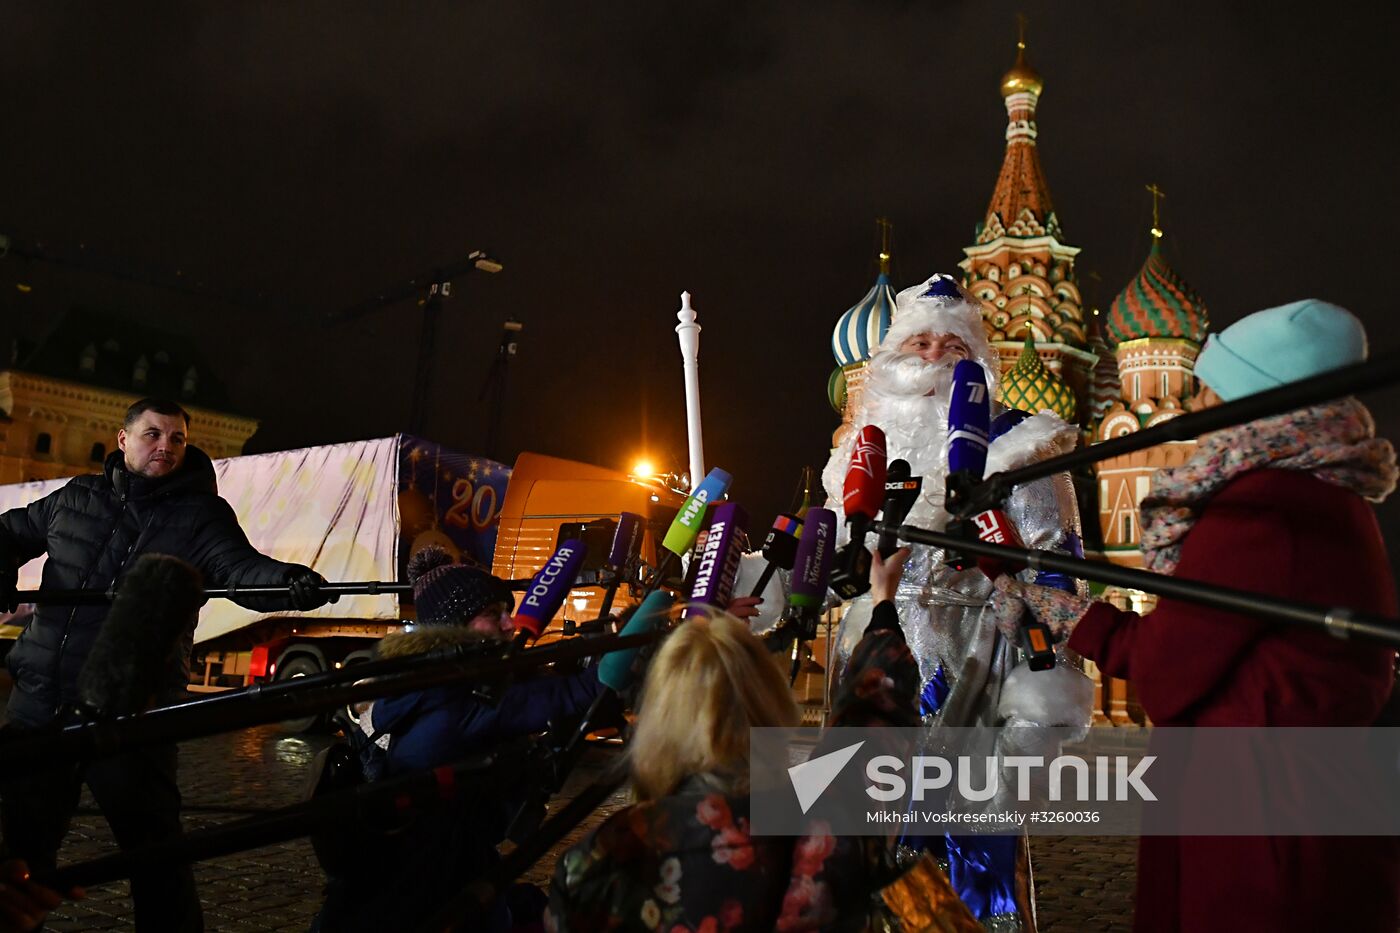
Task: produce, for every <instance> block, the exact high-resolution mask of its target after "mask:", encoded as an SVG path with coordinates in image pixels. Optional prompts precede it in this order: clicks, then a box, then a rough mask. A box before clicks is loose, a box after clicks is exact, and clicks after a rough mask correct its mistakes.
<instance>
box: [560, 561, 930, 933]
mask: <svg viewBox="0 0 1400 933" xmlns="http://www.w3.org/2000/svg"><path fill="white" fill-rule="evenodd" d="M902 557H903V554H901V557H900V559H898V560H891V561H890V562H889V563H888V564H884V563H877V565H876V567H875V569H874V570H873V571H872V574H871V576H872V578H873V580H875V581H876V583H877V586H876V587H875V589H876V592H877V593H881V592H884V593H890V592H893V587H894V583H895V581H897V580H898V578H899V570H900V567H901V565H902V564H903V559H902ZM876 560H877V561H878V556H877V558H876ZM877 598H878V596H877ZM885 608H887V609H888V611H887V612H878V613H876V616H875V618H874V620H873V621H872V622H871V625H870V628H869V629H867V631H866V635H865V638H864V639H863V640H862V641H861V643H860V645H859V646H857V649H856V651H855V652H854V654H853V655H852V658H851V663H850V666H849V667H848V668H847V671H846V674H845V676H844V677H843V678H842V683H841V687H840V689H839V690H838V694H837V697H836V700H835V702H834V705H833V711H832V712H833V724H834V725H841V724H845V725H874V724H878V723H888V724H892V725H910V724H912V723H915V722H917V721H918V714H917V712H916V709H917V692H918V683H919V674H918V665H917V664H916V662H915V661H914V658H913V655H911V654H910V653H909V649H908V646H907V645H905V643H904V635H903V632H901V631H900V628H899V623H898V618H897V616H896V614H895V612H894V606H893V603H889V602H887V601H886V603H885ZM639 709H640V712H639V713H638V720H637V731H636V735H635V737H634V739H633V741H632V745H631V748H630V767H631V771H632V779H633V785H634V788H635V791H636V795H637V799H638V802H637V803H636V804H634V805H633V806H630V807H627V808H626V809H623V810H621V811H619V812H617V813H615V814H613V815H612V816H611V817H610V818H609V819H608V820H607V821H606V822H604V823H603V824H602V825H601V826H600V827H598V829H596V830H594V831H593V833H591V834H590V835H589V836H587V837H586V838H585V839H584V840H583V841H582V842H581V843H579V844H578V845H577V846H575V847H574V848H573V849H571V850H570V851H569V852H567V853H565V855H564V856H563V857H562V858H561V859H560V860H559V864H558V868H557V869H556V872H555V876H554V882H553V885H552V886H551V890H550V904H549V909H548V911H547V912H546V913H545V926H546V928H547V929H550V930H554V931H563V930H568V931H572V933H590V931H594V930H616V929H664V930H668V931H673V930H677V929H681V930H693V931H697V933H698V931H714V933H719V931H721V930H725V931H728V930H775V929H776V930H815V929H832V928H836V927H845V926H850V927H852V928H857V929H858V928H860V927H862V926H864V920H865V914H866V909H867V907H868V905H869V900H870V894H871V892H872V891H873V890H874V889H875V888H876V887H879V886H880V885H881V884H882V883H883V882H884V880H885V879H884V873H885V870H886V868H887V866H886V864H885V862H884V859H883V855H884V852H883V849H882V847H881V846H879V845H878V844H877V843H875V842H873V841H870V840H862V839H854V838H839V839H838V838H834V837H832V836H830V835H826V834H821V835H810V836H806V837H802V838H799V839H792V838H785V837H776V836H767V837H751V836H750V835H749V798H748V786H747V781H748V765H749V730H750V729H752V728H755V727H763V726H795V725H797V723H798V720H799V716H798V711H797V706H796V704H795V703H794V702H793V700H792V693H791V690H790V689H789V687H788V684H787V681H786V679H785V678H784V677H783V674H782V672H781V671H780V670H779V669H778V667H777V665H776V664H775V663H774V662H773V660H772V657H771V656H770V655H769V654H768V651H767V649H766V648H765V647H764V646H763V643H762V642H761V641H760V640H759V639H758V638H757V637H756V636H754V635H753V634H752V633H751V632H750V631H749V627H748V625H747V624H746V623H744V622H741V621H740V620H738V619H736V618H734V617H733V616H729V615H726V614H722V613H715V614H712V615H709V616H705V617H701V618H698V619H695V620H693V621H687V622H686V623H685V624H683V625H682V626H681V627H680V628H679V629H677V630H676V631H675V632H674V633H673V634H672V635H671V636H670V637H669V638H668V639H667V640H666V643H665V644H664V645H663V646H662V648H661V650H660V651H659V652H657V655H656V658H655V660H654V661H653V662H652V665H651V669H650V670H649V671H648V672H647V679H646V683H645V685H644V687H643V691H642V698H641V702H640V704H639Z"/></svg>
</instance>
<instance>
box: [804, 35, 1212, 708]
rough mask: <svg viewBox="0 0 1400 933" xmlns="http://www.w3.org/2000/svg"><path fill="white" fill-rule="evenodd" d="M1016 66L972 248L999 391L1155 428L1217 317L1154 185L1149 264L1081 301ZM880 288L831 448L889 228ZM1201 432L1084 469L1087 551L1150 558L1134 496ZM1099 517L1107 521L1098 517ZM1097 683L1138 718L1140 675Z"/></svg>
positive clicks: (1180, 408) (1191, 384) (1112, 597)
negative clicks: (1089, 303) (1107, 292)
mask: <svg viewBox="0 0 1400 933" xmlns="http://www.w3.org/2000/svg"><path fill="white" fill-rule="evenodd" d="M1017 45H1018V51H1017V56H1016V63H1015V65H1013V66H1012V68H1011V70H1010V71H1008V72H1007V73H1006V74H1005V75H1004V76H1003V78H1002V81H1001V96H1002V100H1003V102H1004V103H1005V106H1006V114H1007V126H1006V153H1005V156H1004V158H1003V161H1002V165H1001V172H1000V173H999V174H998V176H997V180H996V185H995V187H994V188H993V191H992V198H991V203H990V204H989V205H988V207H987V212H986V214H985V216H984V217H983V218H982V220H981V222H980V223H979V224H978V225H977V233H976V237H975V239H974V242H973V243H972V244H971V245H970V246H965V247H964V248H963V253H964V258H963V259H962V261H961V262H960V263H959V266H960V268H961V269H962V283H963V286H964V287H965V288H966V289H967V290H968V292H969V293H970V294H972V295H973V296H975V297H976V298H978V299H979V300H980V301H981V302H982V316H983V321H984V323H985V325H986V328H987V336H988V339H989V340H990V341H991V344H992V346H993V347H994V348H995V349H996V351H997V353H998V355H999V356H1000V358H1001V367H1002V379H1001V386H1000V400H1001V402H1002V403H1003V404H1005V405H1007V406H1008V407H1011V408H1019V409H1022V410H1024V411H1031V412H1035V411H1041V410H1044V409H1049V410H1052V411H1054V412H1056V413H1057V414H1058V415H1060V416H1061V417H1062V418H1064V419H1065V420H1066V421H1068V422H1070V423H1072V424H1078V425H1079V426H1080V429H1081V436H1082V438H1083V442H1084V443H1089V444H1092V443H1097V442H1099V441H1104V440H1108V439H1109V438H1113V437H1120V436H1122V435H1124V434H1128V433H1130V432H1133V431H1139V430H1142V429H1144V428H1149V427H1152V426H1154V425H1157V424H1160V423H1161V422H1163V421H1165V420H1167V419H1169V418H1174V417H1176V416H1177V415H1180V414H1182V413H1183V412H1188V411H1191V410H1192V409H1193V406H1194V405H1195V404H1196V403H1197V398H1196V396H1197V393H1198V392H1199V386H1198V385H1197V384H1196V381H1195V378H1194V374H1193V369H1194V366H1195V361H1196V356H1197V354H1198V353H1199V352H1200V350H1201V346H1202V344H1203V342H1204V341H1205V335H1206V330H1207V328H1208V327H1209V318H1208V317H1207V313H1206V306H1205V303H1204V302H1203V301H1202V300H1201V298H1200V296H1199V295H1197V294H1196V292H1195V291H1194V290H1193V289H1192V288H1191V286H1189V285H1188V284H1187V283H1186V281H1185V280H1184V279H1183V278H1182V277H1181V276H1180V275H1179V274H1178V273H1177V272H1176V270H1174V269H1173V268H1172V267H1171V266H1170V265H1169V264H1168V262H1167V260H1166V257H1165V256H1164V255H1163V252H1162V237H1163V233H1162V229H1161V226H1160V224H1159V222H1158V219H1157V216H1156V197H1157V195H1158V194H1159V192H1158V191H1157V190H1156V189H1155V187H1152V188H1150V189H1149V190H1151V191H1152V194H1153V215H1154V216H1153V226H1152V229H1151V239H1150V241H1149V242H1150V247H1149V249H1148V252H1147V257H1146V259H1145V260H1144V261H1143V264H1142V268H1141V269H1140V270H1139V271H1138V273H1137V275H1135V276H1134V277H1133V278H1132V280H1131V281H1129V282H1127V283H1126V284H1125V285H1124V286H1123V288H1122V290H1121V291H1120V292H1119V293H1118V294H1117V296H1116V297H1115V298H1114V299H1113V302H1112V304H1111V305H1110V306H1109V308H1108V311H1107V313H1102V310H1101V309H1100V308H1097V307H1089V308H1088V309H1087V310H1086V306H1085V301H1084V297H1083V295H1082V293H1081V290H1080V286H1079V276H1078V273H1077V271H1076V269H1075V264H1076V261H1077V259H1078V256H1079V252H1080V248H1079V247H1078V246H1072V245H1070V244H1069V243H1067V242H1065V239H1064V238H1065V233H1064V231H1063V229H1062V228H1061V226H1060V219H1059V217H1058V216H1057V215H1056V214H1055V209H1054V205H1053V202H1052V201H1051V199H1050V187H1049V185H1048V184H1047V182H1046V179H1045V172H1044V170H1043V169H1042V168H1041V164H1040V156H1039V151H1038V149H1037V137H1038V135H1039V130H1038V129H1037V127H1036V122H1035V111H1036V105H1037V103H1038V102H1039V100H1040V95H1041V92H1042V91H1043V89H1044V81H1043V80H1042V79H1041V77H1040V75H1039V74H1038V73H1037V72H1036V71H1035V70H1034V69H1033V68H1031V67H1030V65H1029V64H1028V63H1027V61H1026V52H1025V42H1024V41H1021V42H1018V43H1017ZM880 225H881V229H882V233H883V245H882V249H881V252H880V271H879V275H878V277H877V278H876V281H875V285H874V287H872V288H871V289H870V291H869V292H868V293H866V295H865V297H863V298H862V299H861V300H860V301H858V302H857V303H856V304H855V305H853V306H852V307H851V308H850V309H849V310H847V311H846V312H845V313H844V314H842V315H841V317H840V318H839V319H838V320H837V322H836V327H835V330H834V332H833V334H832V341H831V349H832V353H833V355H834V356H835V357H836V362H837V367H836V369H835V370H834V371H833V372H832V374H831V378H830V380H829V381H828V386H827V395H828V399H829V401H830V402H831V404H832V407H833V408H835V409H836V411H837V412H839V413H840V414H841V416H842V423H841V426H840V427H839V428H837V430H836V432H835V435H834V437H833V445H834V444H836V443H838V442H839V441H840V439H841V438H842V437H843V436H844V435H845V434H846V433H848V432H849V431H851V430H852V427H851V419H852V416H853V415H854V412H855V410H856V405H857V402H858V400H859V397H860V392H861V388H862V383H863V381H864V377H865V372H864V370H865V365H866V363H867V362H868V361H869V359H870V354H871V352H872V351H873V350H874V348H875V347H876V346H878V345H879V343H880V341H881V339H883V337H884V335H885V332H886V331H887V330H888V329H889V326H890V321H891V319H892V316H893V314H894V312H895V289H894V287H893V286H892V285H891V283H890V249H889V225H888V223H887V222H885V221H881V222H880ZM1194 449H1195V442H1194V441H1173V442H1169V443H1166V444H1162V445H1159V446H1157V447H1153V448H1150V449H1148V450H1142V451H1138V452H1136V453H1132V454H1127V455H1124V456H1120V457H1115V458H1112V459H1109V460H1105V461H1101V462H1099V463H1097V464H1095V466H1094V468H1093V473H1092V474H1091V473H1087V472H1086V473H1085V474H1084V475H1082V476H1076V477H1075V480H1076V486H1077V487H1078V489H1079V492H1080V509H1081V516H1082V519H1083V523H1084V525H1085V538H1086V541H1085V549H1086V551H1087V552H1088V556H1090V557H1094V558H1098V559H1106V560H1108V561H1110V562H1112V563H1115V564H1120V565H1122V566H1126V567H1134V568H1140V567H1142V552H1141V550H1140V548H1139V534H1140V530H1139V528H1138V505H1139V503H1140V502H1141V501H1142V499H1143V497H1144V496H1145V495H1146V494H1147V491H1148V488H1149V485H1150V482H1151V476H1152V473H1153V472H1154V471H1156V470H1158V469H1162V468H1170V467H1175V466H1179V465H1180V464H1182V463H1183V462H1185V461H1186V460H1187V459H1188V458H1189V457H1190V456H1191V454H1192V452H1193V451H1194ZM1095 514H1097V516H1098V521H1097V522H1093V521H1092V516H1094V515H1095ZM1104 596H1105V598H1107V599H1108V600H1109V601H1110V602H1113V603H1115V604H1117V605H1119V606H1120V607H1122V608H1132V609H1136V610H1139V611H1143V612H1146V611H1150V610H1151V609H1152V607H1153V605H1154V604H1155V597H1153V596H1151V595H1149V594H1144V593H1140V592H1136V591H1131V592H1130V591H1122V590H1117V589H1115V588H1109V589H1108V591H1107V592H1106V593H1105V594H1104ZM1085 667H1086V670H1088V672H1089V673H1091V674H1092V675H1093V676H1094V679H1095V683H1096V684H1097V691H1096V693H1097V695H1096V697H1095V717H1096V719H1099V720H1100V721H1104V720H1107V721H1109V722H1113V723H1115V724H1124V725H1128V724H1132V723H1134V722H1137V723H1142V722H1143V714H1142V710H1141V707H1140V706H1138V704H1137V703H1136V701H1135V698H1134V695H1133V691H1132V688H1131V685H1130V684H1128V683H1126V682H1123V681H1119V680H1114V679H1110V680H1108V681H1107V682H1102V681H1101V679H1100V677H1099V675H1098V672H1097V671H1096V670H1094V669H1093V665H1092V664H1091V663H1089V662H1085Z"/></svg>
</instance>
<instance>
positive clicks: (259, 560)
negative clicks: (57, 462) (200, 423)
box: [0, 447, 301, 726]
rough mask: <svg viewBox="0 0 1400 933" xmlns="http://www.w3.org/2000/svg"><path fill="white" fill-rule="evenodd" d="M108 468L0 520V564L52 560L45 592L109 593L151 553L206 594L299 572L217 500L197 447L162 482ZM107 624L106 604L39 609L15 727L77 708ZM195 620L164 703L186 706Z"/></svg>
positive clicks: (19, 660)
mask: <svg viewBox="0 0 1400 933" xmlns="http://www.w3.org/2000/svg"><path fill="white" fill-rule="evenodd" d="M103 469H104V472H103V473H102V474H101V475H94V476H77V477H74V478H73V479H72V480H70V481H69V482H68V483H67V485H65V486H64V487H63V488H61V489H58V490H55V491H54V492H52V493H50V494H49V495H47V496H45V497H44V498H42V499H38V500H36V501H35V502H32V503H30V504H29V505H28V506H27V507H25V508H19V509H11V510H10V511H8V512H5V513H4V514H3V515H0V560H4V561H7V562H9V564H11V565H13V566H15V567H18V566H20V565H22V564H24V563H26V562H28V561H30V560H33V559H34V558H36V557H38V556H39V555H40V554H43V553H45V552H47V553H48V555H49V559H48V562H47V563H45V564H44V578H43V583H42V588H43V589H97V590H105V589H107V588H108V587H109V586H111V584H112V583H113V582H114V581H115V580H116V579H117V578H118V577H120V576H121V574H122V572H123V571H124V570H125V568H127V567H129V566H130V565H131V564H132V563H133V562H134V561H135V559H136V558H137V557H138V556H140V555H141V554H149V553H154V554H170V555H173V556H175V557H179V558H181V559H182V560H185V561H188V562H189V563H191V564H193V565H194V566H195V567H197V568H198V569H199V571H200V572H201V573H202V574H203V575H204V585H205V586H206V587H220V586H227V585H228V584H230V583H233V584H236V585H248V586H251V585H257V584H279V583H282V582H284V581H285V580H286V578H287V576H288V572H289V571H291V570H293V569H301V568H299V567H298V566H297V565H295V564H286V563H283V562H282V561H279V560H273V559H272V558H270V557H266V556H264V555H262V554H259V553H258V552H257V551H256V550H254V549H253V546H252V545H251V544H249V543H248V537H247V536H246V535H245V534H244V533H243V529H242V528H240V527H239V525H238V518H237V516H236V515H235V514H234V512H233V508H232V507H231V506H230V505H229V504H228V503H227V502H225V501H224V500H223V499H222V498H220V497H219V494H218V487H217V484H216V482H215V476H214V464H213V463H212V462H211V461H210V460H209V457H208V455H207V454H205V453H204V452H203V451H201V450H199V449H198V448H196V447H188V448H186V450H185V460H184V463H182V464H181V466H180V469H179V470H177V471H175V472H174V473H172V474H171V475H169V476H166V477H161V478H160V479H155V480H152V479H147V478H146V477H143V476H141V475H139V474H136V473H130V472H128V471H127V469H126V465H125V460H124V456H123V454H122V452H121V451H119V450H118V451H113V452H112V453H111V454H110V455H109V456H108V457H107V461H106V463H105V464H104V468H103ZM238 602H239V603H240V604H241V605H245V606H247V607H248V608H250V609H257V610H261V611H265V612H266V611H274V610H278V609H284V608H290V603H288V602H285V601H282V600H277V601H274V600H269V599H267V598H263V599H250V600H246V601H245V600H241V599H240V600H238ZM106 616H107V607H106V606H56V605H44V606H40V607H39V609H38V612H36V613H35V615H34V618H33V620H32V621H31V622H30V623H29V626H28V627H27V628H26V629H25V630H24V634H22V635H21V636H20V638H19V640H18V641H17V642H16V643H15V646H14V648H13V649H11V651H10V656H9V659H8V664H9V669H10V674H11V675H12V676H13V677H14V680H15V689H14V691H13V692H12V693H11V695H10V702H9V707H8V713H9V718H10V719H11V720H12V721H15V722H17V723H20V724H23V725H27V726H40V725H43V724H45V723H47V722H49V721H51V720H52V719H53V718H54V716H55V714H56V713H57V712H58V711H59V710H60V709H62V708H63V707H64V706H65V705H66V704H69V703H72V702H73V701H74V699H75V697H76V684H77V679H78V672H79V671H80V670H82V667H83V662H84V661H86V660H87V656H88V651H89V650H90V649H91V648H92V643H93V641H94V640H95V639H96V637H97V632H98V629H99V628H100V627H101V626H102V622H103V620H104V619H105V618H106ZM194 622H195V620H194V619H193V618H192V619H191V620H190V626H189V628H188V630H187V631H186V632H185V635H184V641H185V644H184V646H183V648H182V650H180V651H178V652H176V658H177V661H176V663H175V665H174V666H173V667H172V670H171V672H170V681H169V684H168V689H167V690H166V691H165V693H164V694H163V695H162V696H161V697H159V700H160V701H161V702H170V701H172V700H175V699H178V698H179V697H180V696H182V695H183V693H184V690H185V686H186V684H187V683H188V681H189V664H190V647H191V645H192V644H193V641H194Z"/></svg>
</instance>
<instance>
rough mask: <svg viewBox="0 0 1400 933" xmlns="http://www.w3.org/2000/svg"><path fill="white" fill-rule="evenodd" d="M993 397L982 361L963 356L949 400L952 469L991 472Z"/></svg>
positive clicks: (950, 461) (949, 445) (980, 476)
mask: <svg viewBox="0 0 1400 933" xmlns="http://www.w3.org/2000/svg"><path fill="white" fill-rule="evenodd" d="M991 406H992V400H991V399H990V398H989V397H988V395H987V376H986V373H985V372H983V370H982V366H981V364H980V363H974V362H972V361H971V360H962V361H960V362H959V363H958V365H957V366H955V367H954V368H953V393H952V397H951V398H950V400H949V402H948V472H950V473H962V472H966V473H970V474H971V475H972V476H974V477H976V478H977V479H981V478H982V475H983V474H984V473H986V472H987V438H988V432H989V431H990V430H991V423H992V407H991Z"/></svg>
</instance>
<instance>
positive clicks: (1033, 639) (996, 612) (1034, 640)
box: [991, 576, 1094, 670]
mask: <svg viewBox="0 0 1400 933" xmlns="http://www.w3.org/2000/svg"><path fill="white" fill-rule="evenodd" d="M1093 604H1094V600H1092V599H1088V598H1086V597H1083V596H1078V595H1076V594H1074V593H1066V592H1065V591H1064V590H1059V589H1055V588H1054V587H1052V586H1037V585H1036V584H1034V583H1022V582H1021V581H1019V580H1017V579H1016V578H1015V577H1009V576H1002V577H998V578H997V582H996V590H995V591H994V592H993V593H992V604H991V611H992V617H993V618H994V619H995V621H996V624H997V627H998V628H999V629H1001V632H1002V634H1003V635H1005V636H1006V637H1007V638H1008V639H1009V640H1011V641H1013V642H1019V643H1020V644H1021V647H1022V648H1023V649H1024V650H1025V651H1026V653H1027V655H1028V656H1029V658H1030V668H1031V670H1044V669H1045V668H1048V667H1053V666H1054V664H1055V661H1054V657H1055V655H1054V650H1053V649H1054V644H1055V643H1056V642H1061V641H1064V640H1065V639H1066V638H1068V637H1069V635H1070V632H1072V631H1074V627H1075V626H1076V625H1077V624H1079V620H1080V619H1082V618H1084V614H1085V613H1086V612H1088V611H1089V607H1090V606H1092V605H1093ZM1047 653H1048V654H1049V656H1050V663H1048V664H1045V663H1043V656H1044V655H1045V654H1047ZM1037 656H1040V657H1041V658H1042V661H1041V662H1040V666H1037V660H1036V658H1037Z"/></svg>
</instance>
